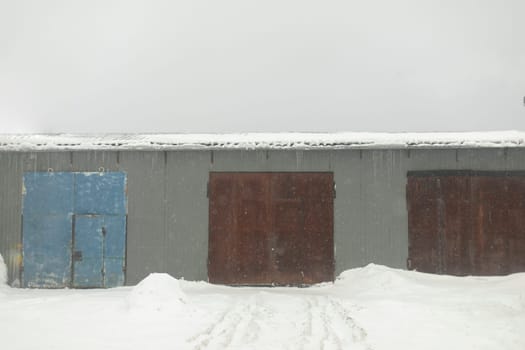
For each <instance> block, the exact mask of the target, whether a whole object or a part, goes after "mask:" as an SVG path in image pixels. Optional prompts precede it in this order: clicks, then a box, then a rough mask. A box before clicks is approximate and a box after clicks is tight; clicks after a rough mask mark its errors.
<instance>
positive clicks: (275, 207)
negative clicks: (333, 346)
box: [208, 172, 334, 285]
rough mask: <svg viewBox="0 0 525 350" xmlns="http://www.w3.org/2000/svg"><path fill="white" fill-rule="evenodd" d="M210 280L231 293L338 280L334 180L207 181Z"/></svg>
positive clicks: (215, 176) (217, 176)
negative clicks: (248, 287) (230, 288)
mask: <svg viewBox="0 0 525 350" xmlns="http://www.w3.org/2000/svg"><path fill="white" fill-rule="evenodd" d="M209 195H210V206H209V211H210V213H209V219H210V220H209V225H210V226H209V251H208V277H209V280H210V282H212V283H221V284H233V285H269V284H277V285H302V284H313V283H318V282H323V281H332V280H333V279H334V244H333V174H332V173H223V172H213V173H210V191H209Z"/></svg>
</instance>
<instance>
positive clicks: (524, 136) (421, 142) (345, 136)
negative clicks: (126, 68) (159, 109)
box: [0, 131, 525, 151]
mask: <svg viewBox="0 0 525 350" xmlns="http://www.w3.org/2000/svg"><path fill="white" fill-rule="evenodd" d="M502 147H525V132H522V131H497V132H496V131H494V132H462V133H364V132H340V133H244V134H0V151H47V150H63V151H67V150H184V149H188V150H206V149H248V150H250V149H303V150H304V149H352V148H357V149H385V148H394V149H406V148H502Z"/></svg>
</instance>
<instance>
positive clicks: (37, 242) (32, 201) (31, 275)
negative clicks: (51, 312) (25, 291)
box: [22, 173, 74, 288]
mask: <svg viewBox="0 0 525 350" xmlns="http://www.w3.org/2000/svg"><path fill="white" fill-rule="evenodd" d="M73 184H74V177H73V174H71V173H26V174H24V188H23V191H24V199H23V204H22V205H23V222H22V225H23V238H22V242H23V246H24V251H23V256H24V269H23V271H22V281H23V285H24V286H25V287H48V288H61V287H66V286H68V285H69V283H70V276H71V274H70V271H71V270H70V266H71V228H72V215H73Z"/></svg>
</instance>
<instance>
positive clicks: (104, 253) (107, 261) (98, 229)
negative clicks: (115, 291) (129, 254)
mask: <svg viewBox="0 0 525 350" xmlns="http://www.w3.org/2000/svg"><path fill="white" fill-rule="evenodd" d="M125 231H126V217H125V216H123V215H118V216H107V215H77V216H75V232H74V249H73V251H74V252H79V253H77V254H79V256H80V255H81V258H79V259H73V287H75V288H96V287H116V286H121V285H123V284H124V263H125V253H126V249H125V248H126V241H125V235H124V234H122V233H123V232H125Z"/></svg>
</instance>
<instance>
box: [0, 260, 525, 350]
mask: <svg viewBox="0 0 525 350" xmlns="http://www.w3.org/2000/svg"><path fill="white" fill-rule="evenodd" d="M0 339H1V344H2V345H1V349H9V350H13V349H17V350H18V349H45V350H51V349H57V350H59V349H68V350H70V349H75V350H84V349H86V350H87V349H105V350H110V349H126V350H132V349H141V350H142V349H367V350H368V349H370V350H371V349H374V350H380V349H389V350H391V349H403V350H409V349H418V350H419V349H449V350H450V349H462V350H465V349H477V350H481V349H498V350H502V349H515V350H523V349H525V274H515V275H511V276H508V277H483V278H481V277H467V278H457V277H444V276H434V275H426V274H421V273H417V272H408V271H400V270H395V269H390V268H386V267H383V266H377V265H369V266H367V267H364V268H359V269H353V270H349V271H346V272H344V273H343V274H341V276H339V278H338V279H337V281H336V282H335V283H333V284H332V283H327V284H322V285H317V286H313V287H310V288H232V287H224V286H215V285H210V284H207V283H204V282H187V281H182V280H181V281H179V280H176V279H174V278H172V277H170V276H169V275H166V274H152V275H150V276H148V277H147V278H146V279H145V280H143V281H142V282H141V283H140V284H138V285H137V286H135V287H122V288H115V289H110V290H24V289H15V288H10V287H8V286H7V285H6V284H5V268H4V265H3V263H2V262H1V261H0Z"/></svg>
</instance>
